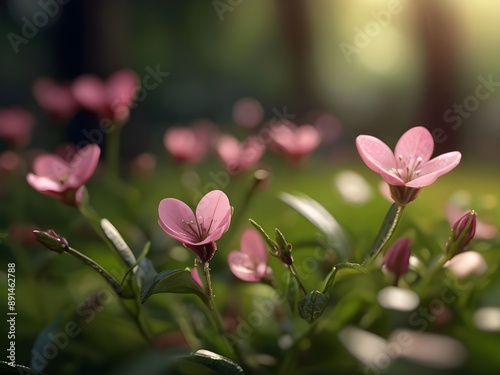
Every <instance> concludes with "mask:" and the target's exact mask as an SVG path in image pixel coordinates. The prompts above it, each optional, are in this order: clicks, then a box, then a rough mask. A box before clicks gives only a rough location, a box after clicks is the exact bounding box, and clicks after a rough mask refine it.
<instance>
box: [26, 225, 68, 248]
mask: <svg viewBox="0 0 500 375" xmlns="http://www.w3.org/2000/svg"><path fill="white" fill-rule="evenodd" d="M33 234H34V235H35V237H36V240H37V241H38V242H40V243H41V244H42V245H43V246H45V247H46V248H47V249H49V250H52V251H55V252H56V253H58V254H62V253H64V252H65V251H67V249H68V248H69V243H68V241H67V240H66V238H64V237H63V236H61V235H59V234H57V233H56V232H54V231H53V230H52V229H49V230H47V231H42V230H34V231H33Z"/></svg>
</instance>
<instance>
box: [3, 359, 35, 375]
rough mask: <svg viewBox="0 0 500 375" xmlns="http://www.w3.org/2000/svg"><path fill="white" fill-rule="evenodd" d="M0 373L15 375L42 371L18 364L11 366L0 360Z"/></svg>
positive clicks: (30, 374) (29, 374)
mask: <svg viewBox="0 0 500 375" xmlns="http://www.w3.org/2000/svg"><path fill="white" fill-rule="evenodd" d="M0 374H5V375H8V374H16V375H43V373H42V372H38V371H35V370H33V369H31V368H29V367H26V366H23V365H18V364H17V363H15V364H14V366H11V365H10V364H9V363H8V362H4V361H0Z"/></svg>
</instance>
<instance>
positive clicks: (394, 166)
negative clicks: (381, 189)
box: [356, 126, 462, 206]
mask: <svg viewBox="0 0 500 375" xmlns="http://www.w3.org/2000/svg"><path fill="white" fill-rule="evenodd" d="M356 146H357V148H358V152H359V155H360V156H361V159H363V161H364V162H365V164H366V165H367V166H368V168H370V169H371V170H373V171H375V172H377V173H378V174H380V176H381V177H382V178H383V179H384V181H385V182H387V183H388V184H389V186H390V188H391V195H392V198H393V199H394V201H395V202H396V203H398V204H399V205H401V206H405V205H407V204H408V203H410V202H412V201H413V200H414V199H415V198H416V197H417V195H418V193H419V191H420V189H421V188H423V187H425V186H429V185H430V184H432V183H433V182H434V181H436V179H437V178H438V177H439V176H442V175H443V174H445V173H447V172H449V171H451V170H452V169H453V168H455V167H456V166H457V165H458V163H460V159H461V157H462V155H461V154H460V152H458V151H453V152H448V153H446V154H443V155H439V156H437V157H435V158H434V159H431V155H432V152H433V150H434V140H433V138H432V135H431V133H430V132H429V131H428V130H427V129H426V128H424V127H422V126H417V127H414V128H411V129H410V130H408V131H407V132H406V133H404V134H403V135H402V136H401V138H400V139H399V141H398V143H397V144H396V149H395V151H394V153H393V152H392V151H391V149H390V148H389V147H388V146H387V145H386V144H385V143H384V142H382V141H381V140H379V139H378V138H375V137H372V136H369V135H360V136H358V137H357V138H356Z"/></svg>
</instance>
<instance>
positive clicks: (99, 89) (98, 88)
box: [71, 74, 107, 112]
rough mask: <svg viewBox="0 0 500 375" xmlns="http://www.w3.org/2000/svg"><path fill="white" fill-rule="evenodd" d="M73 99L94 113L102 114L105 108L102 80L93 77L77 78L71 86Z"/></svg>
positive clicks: (89, 75) (86, 75)
mask: <svg viewBox="0 0 500 375" xmlns="http://www.w3.org/2000/svg"><path fill="white" fill-rule="evenodd" d="M71 91H72V92H73V95H74V97H75V99H76V100H77V101H78V102H79V103H80V104H81V105H82V106H83V107H85V108H87V109H88V110H90V111H94V112H104V111H106V108H107V103H106V100H107V99H106V94H105V87H104V83H103V82H102V80H101V79H100V78H99V77H97V76H94V75H91V74H85V75H82V76H80V77H78V78H77V79H76V80H75V81H74V82H73V85H72V86H71Z"/></svg>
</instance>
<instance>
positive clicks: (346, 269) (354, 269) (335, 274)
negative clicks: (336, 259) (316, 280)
mask: <svg viewBox="0 0 500 375" xmlns="http://www.w3.org/2000/svg"><path fill="white" fill-rule="evenodd" d="M365 272H366V268H365V267H364V266H362V265H361V264H358V263H339V264H337V265H336V266H335V267H333V269H332V271H331V272H330V274H329V275H328V277H327V279H326V284H325V288H324V289H323V294H326V295H330V294H331V292H332V288H333V284H334V283H335V281H340V280H342V279H344V278H346V277H348V276H350V275H356V274H360V273H365Z"/></svg>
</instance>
